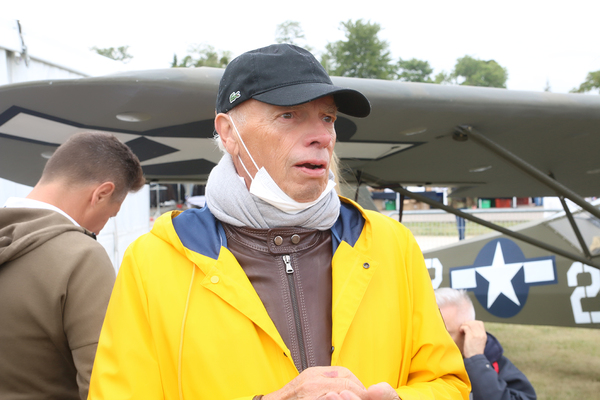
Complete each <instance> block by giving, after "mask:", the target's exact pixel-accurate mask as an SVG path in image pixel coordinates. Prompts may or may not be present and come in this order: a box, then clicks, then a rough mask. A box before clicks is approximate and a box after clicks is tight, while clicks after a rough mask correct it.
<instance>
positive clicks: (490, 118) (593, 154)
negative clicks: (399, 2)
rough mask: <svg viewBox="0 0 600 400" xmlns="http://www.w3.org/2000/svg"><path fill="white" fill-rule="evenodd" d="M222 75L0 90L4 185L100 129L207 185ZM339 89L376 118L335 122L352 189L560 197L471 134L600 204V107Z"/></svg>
mask: <svg viewBox="0 0 600 400" xmlns="http://www.w3.org/2000/svg"><path fill="white" fill-rule="evenodd" d="M222 71H223V70H221V69H215V68H207V67H202V68H195V69H164V70H151V71H139V72H130V73H124V74H116V75H110V76H104V77H98V78H85V79H77V80H56V81H40V82H31V83H23V84H15V85H6V86H1V87H0V177H2V178H5V179H9V180H12V181H15V182H19V183H23V184H27V185H33V184H35V182H36V181H37V180H38V179H39V176H40V175H41V171H42V169H43V166H44V164H45V161H46V158H47V157H48V156H49V155H50V154H51V153H52V151H53V150H54V149H55V148H56V147H57V146H58V145H60V144H61V143H63V142H64V141H65V140H66V139H67V138H68V137H69V136H70V135H71V134H73V133H75V132H77V131H80V130H84V129H93V130H102V131H109V132H112V133H114V134H115V135H116V136H117V137H119V138H120V139H121V140H122V141H123V142H125V143H127V144H128V145H129V146H130V147H131V148H132V149H133V151H134V152H135V153H136V154H137V155H138V157H139V158H140V160H141V161H142V165H143V167H144V171H145V173H146V176H147V178H148V180H150V181H163V182H186V181H189V182H192V181H193V182H202V181H205V180H206V178H207V176H208V173H209V172H210V170H211V169H212V167H213V166H214V165H215V164H216V163H217V162H218V160H219V158H220V152H219V150H217V149H216V147H215V145H214V144H213V143H212V137H213V133H214V130H213V118H214V104H215V98H216V93H217V88H218V84H219V79H220V77H221V74H222ZM333 81H334V83H335V84H337V85H340V86H345V87H351V88H354V89H357V90H360V91H361V92H363V93H364V94H365V95H366V96H367V97H368V98H369V100H370V101H371V104H372V107H373V111H372V113H371V115H370V116H369V117H367V118H364V119H360V118H352V117H347V116H344V115H343V114H342V115H340V116H339V118H338V121H337V122H336V130H337V134H338V143H337V145H336V152H337V153H338V155H339V156H340V158H341V159H342V162H343V164H344V165H345V166H346V167H348V168H349V170H350V171H352V173H351V174H348V175H346V179H347V180H352V179H354V177H353V176H352V175H355V176H356V175H360V179H361V182H363V183H369V184H371V185H379V186H385V185H394V184H401V185H435V186H453V187H455V188H457V189H456V190H455V191H454V195H460V196H477V197H508V196H511V197H512V196H523V197H530V196H546V195H555V193H554V192H553V191H552V190H551V189H549V188H548V187H546V186H544V185H542V184H541V183H539V182H538V181H536V180H534V179H532V178H531V177H529V176H527V175H525V174H523V173H522V171H520V170H518V169H517V168H515V167H514V166H512V165H511V164H510V163H508V162H507V161H505V159H503V158H501V157H499V156H497V155H496V154H494V153H493V152H490V151H489V150H487V149H486V148H484V147H481V146H480V145H478V144H477V143H475V142H474V141H472V140H467V141H457V140H455V137H454V136H455V135H454V133H455V131H456V128H457V127H458V126H462V125H468V126H471V127H472V128H473V129H476V130H477V131H478V132H480V133H481V134H483V135H485V136H486V137H487V138H489V139H491V140H493V141H494V142H495V143H497V144H499V145H500V146H502V147H504V148H505V149H507V150H508V151H510V152H512V153H514V154H515V155H517V156H518V157H521V158H523V159H525V160H527V161H528V162H529V163H530V164H531V165H533V166H534V167H535V168H538V169H539V170H541V171H544V172H545V173H552V174H553V175H554V177H555V178H556V179H557V180H558V181H559V182H562V183H565V184H567V185H568V186H569V187H570V188H571V189H572V190H574V191H575V192H577V193H578V194H580V195H581V196H597V195H598V193H600V179H599V178H600V175H599V174H600V157H598V149H599V148H600V96H589V95H579V94H554V93H545V92H540V93H538V92H522V91H510V90H505V89H493V88H480V87H467V86H444V85H434V84H419V83H404V82H394V81H381V80H370V79H357V78H333ZM45 157H46V158H45ZM359 171H360V172H359Z"/></svg>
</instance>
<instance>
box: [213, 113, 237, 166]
mask: <svg viewBox="0 0 600 400" xmlns="http://www.w3.org/2000/svg"><path fill="white" fill-rule="evenodd" d="M215 130H216V131H217V133H218V134H219V137H220V138H221V142H222V143H223V146H224V147H225V150H226V151H227V152H228V153H229V154H231V156H232V157H233V158H234V159H235V158H236V157H237V156H238V155H239V146H238V140H237V135H236V133H235V130H234V127H233V124H232V122H231V119H230V117H229V115H227V114H223V113H220V114H217V116H216V117H215Z"/></svg>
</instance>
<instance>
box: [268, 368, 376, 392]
mask: <svg viewBox="0 0 600 400" xmlns="http://www.w3.org/2000/svg"><path fill="white" fill-rule="evenodd" d="M366 392H367V391H366V389H365V387H364V385H363V384H362V383H361V382H360V380H359V379H358V378H357V377H356V376H354V374H353V373H352V372H350V370H348V369H347V368H344V367H313V368H307V369H306V370H304V371H303V372H302V373H301V374H300V375H298V376H297V377H296V378H294V379H293V380H292V381H291V382H290V383H288V384H287V385H285V386H284V387H283V388H281V389H280V390H278V391H277V392H274V393H271V394H269V395H266V396H265V397H264V398H263V399H264V400H270V399H290V400H292V399H324V400H366V399H367V397H366ZM342 396H343V397H342Z"/></svg>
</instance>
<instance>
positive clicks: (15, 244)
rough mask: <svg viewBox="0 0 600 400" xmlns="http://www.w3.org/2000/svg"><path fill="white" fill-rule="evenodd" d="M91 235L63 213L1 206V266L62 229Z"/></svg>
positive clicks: (37, 245)
mask: <svg viewBox="0 0 600 400" xmlns="http://www.w3.org/2000/svg"><path fill="white" fill-rule="evenodd" d="M70 231H78V232H81V233H85V234H87V235H88V236H91V237H93V236H92V234H91V233H90V232H88V231H87V230H85V229H84V228H82V227H79V226H76V225H74V224H73V223H72V222H71V221H69V219H68V218H66V217H65V216H63V215H61V214H59V213H57V212H55V211H52V210H44V209H35V208H0V265H1V264H4V263H6V262H9V261H12V260H14V259H16V258H18V257H21V256H22V255H23V254H26V253H28V252H30V251H31V250H33V249H35V248H37V247H39V246H41V245H42V244H44V243H46V242H47V241H48V240H50V239H52V238H55V237H56V236H58V235H60V234H63V233H65V232H70Z"/></svg>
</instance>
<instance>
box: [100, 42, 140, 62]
mask: <svg viewBox="0 0 600 400" xmlns="http://www.w3.org/2000/svg"><path fill="white" fill-rule="evenodd" d="M128 49H129V46H121V47H117V48H114V47H106V48H102V49H101V48H98V47H96V46H94V47H92V49H91V50H93V51H95V52H96V53H98V54H100V55H101V56H104V57H108V58H111V59H113V60H116V61H122V62H124V63H127V62H128V61H129V60H131V59H132V58H133V56H132V55H131V54H129V53H128V52H127V50H128Z"/></svg>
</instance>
